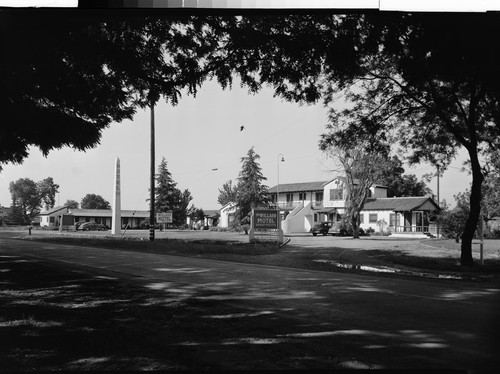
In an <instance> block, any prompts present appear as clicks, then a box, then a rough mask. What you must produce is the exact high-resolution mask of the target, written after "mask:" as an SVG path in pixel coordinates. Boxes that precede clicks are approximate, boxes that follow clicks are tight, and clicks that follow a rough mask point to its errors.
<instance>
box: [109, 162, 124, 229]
mask: <svg viewBox="0 0 500 374" xmlns="http://www.w3.org/2000/svg"><path fill="white" fill-rule="evenodd" d="M113 188H114V190H115V192H114V194H113V218H112V220H111V234H112V235H117V234H118V235H119V234H121V222H122V207H121V191H120V159H119V158H118V157H117V158H116V164H115V183H114V184H113Z"/></svg>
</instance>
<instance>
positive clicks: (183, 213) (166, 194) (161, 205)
mask: <svg viewBox="0 0 500 374" xmlns="http://www.w3.org/2000/svg"><path fill="white" fill-rule="evenodd" d="M155 179H156V188H155V193H156V195H155V211H156V212H158V213H161V212H167V211H172V215H173V224H174V225H175V226H181V225H183V224H184V223H185V222H186V217H187V210H188V205H189V202H190V201H191V200H192V199H193V198H192V196H191V193H190V192H189V190H187V189H186V190H184V191H181V190H179V189H178V188H177V183H176V182H174V180H173V178H172V174H171V173H170V172H169V171H168V167H167V161H166V160H165V157H163V158H162V160H161V163H160V166H159V167H158V174H156V178H155Z"/></svg>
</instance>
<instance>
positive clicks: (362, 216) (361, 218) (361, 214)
mask: <svg viewBox="0 0 500 374" xmlns="http://www.w3.org/2000/svg"><path fill="white" fill-rule="evenodd" d="M359 223H365V215H364V214H363V213H360V214H359Z"/></svg>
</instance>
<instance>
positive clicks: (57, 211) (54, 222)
mask: <svg viewBox="0 0 500 374" xmlns="http://www.w3.org/2000/svg"><path fill="white" fill-rule="evenodd" d="M112 216H113V211H112V210H111V209H72V208H68V207H66V206H58V207H54V208H52V209H50V210H47V211H45V212H42V213H40V215H39V217H40V227H59V225H60V223H61V222H62V220H63V217H65V219H64V223H63V225H67V223H68V222H70V225H69V226H73V225H75V224H76V223H78V222H80V223H84V222H95V223H101V224H103V225H105V226H106V227H107V228H108V229H109V228H111V224H112ZM146 218H149V210H122V211H121V221H122V222H121V228H122V229H124V228H126V227H128V228H129V229H134V228H139V227H141V224H142V222H144V221H145V220H146Z"/></svg>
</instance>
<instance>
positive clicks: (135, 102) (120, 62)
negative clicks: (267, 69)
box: [0, 10, 219, 167]
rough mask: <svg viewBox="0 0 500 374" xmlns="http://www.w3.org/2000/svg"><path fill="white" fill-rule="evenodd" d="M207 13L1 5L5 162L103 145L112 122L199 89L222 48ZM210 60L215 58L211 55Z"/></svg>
mask: <svg viewBox="0 0 500 374" xmlns="http://www.w3.org/2000/svg"><path fill="white" fill-rule="evenodd" d="M207 21H208V19H205V18H203V17H185V16H184V17H182V16H179V17H174V16H172V17H158V16H154V14H150V15H149V16H143V15H140V16H137V15H136V14H134V15H133V16H132V17H129V16H128V15H127V13H125V12H123V13H120V14H117V13H114V14H113V15H112V16H107V15H102V14H96V13H87V14H82V13H80V12H78V14H75V12H68V13H62V12H61V11H50V10H45V11H44V12H43V16H41V15H40V13H39V12H29V11H26V12H15V11H8V10H5V11H2V12H1V14H0V40H1V42H2V46H3V51H4V52H5V53H4V54H3V58H2V59H1V60H0V82H1V83H2V86H3V87H8V88H9V89H8V90H0V103H1V107H2V121H3V125H2V126H1V127H0V167H1V165H2V164H5V163H8V162H14V163H21V162H22V161H23V160H24V159H25V158H26V157H27V155H28V151H29V147H30V146H36V147H38V148H40V150H41V151H42V153H43V154H44V155H47V154H48V153H49V151H51V150H52V149H58V148H61V147H65V146H70V147H73V148H75V149H77V150H80V151H85V150H87V149H89V148H93V147H95V146H97V145H98V144H99V139H100V137H101V132H102V130H103V129H105V128H107V127H108V126H109V125H110V124H111V123H113V122H121V121H123V120H124V119H131V118H132V116H133V115H134V113H135V111H136V108H137V106H140V107H146V106H148V105H150V104H151V103H152V102H156V101H158V100H159V99H160V98H161V97H163V98H165V99H166V100H167V101H169V102H171V103H172V104H176V103H177V102H178V100H179V97H180V92H181V90H182V89H186V91H187V93H189V94H195V93H196V90H197V87H199V85H200V84H201V83H202V82H203V80H204V79H205V78H206V77H207V76H208V74H209V73H210V72H211V71H212V70H213V69H214V68H215V67H216V66H217V62H218V61H217V60H216V59H214V58H212V59H210V60H209V59H208V57H209V56H210V55H211V54H214V53H216V52H217V50H218V49H219V44H218V43H216V42H214V41H215V40H216V38H217V35H215V34H214V29H212V28H210V27H208V25H207ZM209 61H211V62H210V63H209Z"/></svg>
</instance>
